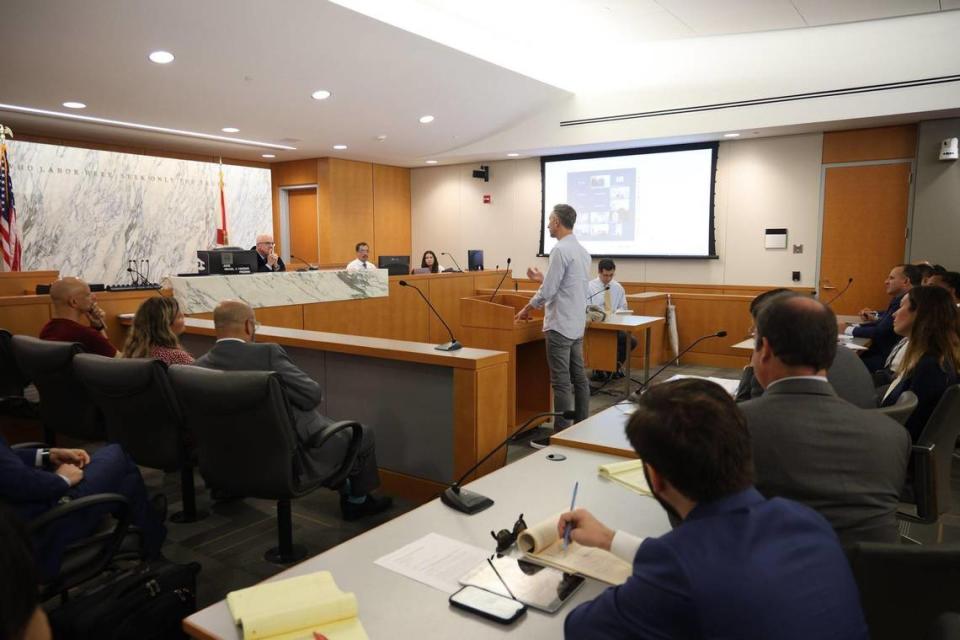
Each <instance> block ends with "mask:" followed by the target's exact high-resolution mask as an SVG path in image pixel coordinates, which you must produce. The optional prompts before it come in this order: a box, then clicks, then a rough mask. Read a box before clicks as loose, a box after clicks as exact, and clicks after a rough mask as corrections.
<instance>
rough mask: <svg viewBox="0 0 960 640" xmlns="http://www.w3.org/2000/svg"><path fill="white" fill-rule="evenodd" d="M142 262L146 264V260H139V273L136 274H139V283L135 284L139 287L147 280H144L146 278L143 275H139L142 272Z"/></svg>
mask: <svg viewBox="0 0 960 640" xmlns="http://www.w3.org/2000/svg"><path fill="white" fill-rule="evenodd" d="M144 262H146V260H144V259H143V258H140V265H139V266H140V271H138V272H137V273H139V274H140V282H138V283H137V284H139V285H144V284H146V283H147V278H146V276H144V275H143V273H141V272H142V271H143V263H144Z"/></svg>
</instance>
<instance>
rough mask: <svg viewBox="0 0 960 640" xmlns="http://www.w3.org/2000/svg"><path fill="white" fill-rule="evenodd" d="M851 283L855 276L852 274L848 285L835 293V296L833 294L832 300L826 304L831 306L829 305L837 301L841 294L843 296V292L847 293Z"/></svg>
mask: <svg viewBox="0 0 960 640" xmlns="http://www.w3.org/2000/svg"><path fill="white" fill-rule="evenodd" d="M851 284H853V276H851V277H850V278H849V279H848V280H847V286H845V287H844V288H843V289H842V290H841V291H840V293H838V294H837V295H835V296H833V297H832V298H830V302H827V303H826V306H828V307H829V306H830V305H832V304H833V303H834V302H836V301H837V299H838V298H839V297H840V296H842V295H843V294H845V293H846V292H847V289H849V288H850V285H851Z"/></svg>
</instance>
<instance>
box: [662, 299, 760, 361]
mask: <svg viewBox="0 0 960 640" xmlns="http://www.w3.org/2000/svg"><path fill="white" fill-rule="evenodd" d="M671 297H672V298H673V303H674V305H675V306H676V308H677V327H678V334H679V338H680V349H683V348H684V347H686V346H687V345H690V344H691V343H692V342H693V341H694V340H696V339H697V338H699V337H701V336H704V335H707V334H710V333H714V332H716V331H719V330H721V329H723V330H725V331H726V332H727V336H726V337H725V338H710V339H708V340H704V341H703V342H701V343H700V344H699V345H697V346H696V347H694V348H693V350H691V351H690V353H689V354H688V355H687V356H685V357H684V358H682V359H681V360H680V362H681V363H687V364H693V363H697V364H706V365H709V366H721V367H742V366H744V365H746V364H747V361H748V359H749V356H748V354H747V353H746V352H744V351H741V350H737V349H731V348H730V345H733V344H736V343H738V342H740V341H742V340H743V339H744V338H746V337H747V334H748V333H749V331H750V326H751V324H752V319H751V317H750V301H751V300H752V299H753V296H721V295H698V294H682V293H678V294H676V295H673V296H671ZM663 350H664V354H668V351H669V343H668V342H667V341H664V343H663ZM667 358H669V355H665V357H664V361H666V359H667Z"/></svg>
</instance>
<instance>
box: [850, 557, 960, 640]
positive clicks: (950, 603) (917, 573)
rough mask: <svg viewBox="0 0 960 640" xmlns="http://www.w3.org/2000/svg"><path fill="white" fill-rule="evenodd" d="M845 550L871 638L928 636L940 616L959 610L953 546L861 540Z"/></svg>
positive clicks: (958, 568) (959, 567) (959, 574)
mask: <svg viewBox="0 0 960 640" xmlns="http://www.w3.org/2000/svg"><path fill="white" fill-rule="evenodd" d="M846 552H847V559H848V560H849V561H850V567H851V568H852V569H853V576H854V579H855V580H856V581H857V586H858V587H859V589H860V601H861V604H862V605H863V612H864V615H865V616H866V619H867V626H868V627H869V628H870V637H871V638H872V640H894V639H896V640H902V639H903V638H925V637H928V636H927V634H928V633H929V632H931V630H933V629H934V628H935V621H937V619H938V618H939V617H940V616H941V614H942V613H944V612H947V611H958V610H960V547H958V546H957V545H953V544H951V545H938V546H927V547H917V546H913V545H902V544H880V543H869V542H861V543H857V544H855V545H853V546H851V547H848V548H847V549H846ZM933 637H951V636H933Z"/></svg>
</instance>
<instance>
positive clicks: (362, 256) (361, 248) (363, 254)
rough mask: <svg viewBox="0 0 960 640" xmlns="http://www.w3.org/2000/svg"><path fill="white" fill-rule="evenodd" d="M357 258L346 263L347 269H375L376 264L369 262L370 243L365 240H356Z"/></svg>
mask: <svg viewBox="0 0 960 640" xmlns="http://www.w3.org/2000/svg"><path fill="white" fill-rule="evenodd" d="M355 249H356V252H357V259H356V260H353V261H351V262H350V264H348V265H347V271H362V270H364V269H376V268H377V265H375V264H373V263H372V262H370V245H368V244H367V243H366V242H358V243H357V246H356V247H355Z"/></svg>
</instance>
